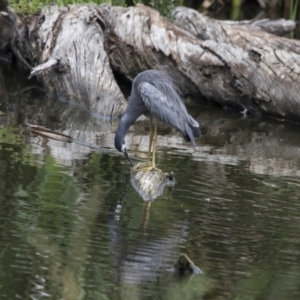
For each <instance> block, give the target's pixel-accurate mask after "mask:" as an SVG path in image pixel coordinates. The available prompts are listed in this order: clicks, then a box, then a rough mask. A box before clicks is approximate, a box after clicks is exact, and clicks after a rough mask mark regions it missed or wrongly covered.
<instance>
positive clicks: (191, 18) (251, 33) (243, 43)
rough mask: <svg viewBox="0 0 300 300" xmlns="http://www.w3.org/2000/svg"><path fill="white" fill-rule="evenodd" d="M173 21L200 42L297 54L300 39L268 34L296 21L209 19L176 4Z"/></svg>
mask: <svg viewBox="0 0 300 300" xmlns="http://www.w3.org/2000/svg"><path fill="white" fill-rule="evenodd" d="M173 16H174V18H175V20H174V24H175V25H177V26H178V27H180V28H182V29H184V30H186V31H187V32H189V33H191V34H192V35H193V36H195V37H197V38H199V39H200V40H202V41H205V40H212V41H215V42H218V43H227V44H231V45H234V46H239V47H241V48H243V49H246V50H248V49H249V50H250V49H251V48H252V47H264V46H269V47H272V48H273V49H274V50H275V49H281V50H285V51H290V52H294V53H298V54H299V53H300V41H298V40H292V39H288V38H284V37H282V38H278V36H276V35H273V34H270V33H269V32H272V33H275V34H276V33H277V34H279V35H282V34H286V33H288V32H290V31H291V30H293V29H295V26H296V25H295V22H293V21H290V20H277V21H268V20H265V22H262V20H259V21H253V22H246V21H243V22H228V21H217V20H214V19H211V18H209V17H207V16H205V15H203V14H201V13H199V12H197V11H195V10H194V9H190V8H187V7H176V8H175V9H174V10H173Z"/></svg>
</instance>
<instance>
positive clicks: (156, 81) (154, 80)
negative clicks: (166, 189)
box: [115, 70, 201, 171]
mask: <svg viewBox="0 0 300 300" xmlns="http://www.w3.org/2000/svg"><path fill="white" fill-rule="evenodd" d="M143 114H144V115H146V116H148V117H149V119H150V140H149V148H148V156H147V157H148V158H147V164H148V167H146V168H143V169H144V170H145V171H150V170H153V169H156V170H158V169H157V168H156V165H155V154H156V145H157V125H156V120H160V121H162V122H164V123H167V124H170V125H172V126H174V127H175V128H176V129H177V130H178V131H179V132H180V133H181V134H182V135H183V137H184V139H185V140H186V141H187V142H188V141H190V142H192V144H193V145H194V146H195V141H194V138H195V137H196V138H199V137H200V135H201V132H200V129H199V124H198V122H197V121H195V120H194V119H193V118H192V117H191V116H190V115H189V114H188V112H187V110H186V107H185V105H184V103H183V100H182V97H181V94H180V91H179V88H178V86H177V84H176V83H175V82H174V81H173V80H172V79H171V78H170V77H169V76H168V75H167V74H166V73H164V72H162V71H158V70H147V71H143V72H141V73H140V74H138V75H137V76H136V77H135V79H134V80H133V83H132V90H131V94H130V97H129V101H128V106H127V108H126V110H125V112H124V114H123V115H122V117H121V120H120V123H119V127H118V129H117V132H116V135H115V147H116V149H117V150H118V151H120V152H123V153H124V155H125V157H126V158H127V159H128V161H129V162H130V164H131V166H133V164H132V161H131V159H130V157H129V155H128V153H127V149H126V145H125V136H126V133H127V131H128V129H129V127H130V126H131V125H132V124H133V123H134V122H135V121H136V119H137V118H138V117H139V116H141V115H143ZM152 143H153V145H152ZM152 146H153V154H152V163H151V162H150V155H151V147H152Z"/></svg>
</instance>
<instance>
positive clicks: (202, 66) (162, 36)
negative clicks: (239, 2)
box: [101, 6, 300, 121]
mask: <svg viewBox="0 0 300 300" xmlns="http://www.w3.org/2000/svg"><path fill="white" fill-rule="evenodd" d="M103 9H105V10H106V11H105V19H106V22H107V23H106V34H105V47H106V50H107V52H108V55H109V58H110V62H111V65H112V67H113V68H114V69H115V70H117V71H118V72H120V73H121V74H124V75H125V76H126V77H127V78H128V79H132V78H133V77H134V76H135V75H136V74H137V73H139V72H140V71H142V70H144V69H149V68H157V69H161V70H165V71H166V72H167V73H169V74H170V75H171V76H173V77H174V78H175V80H177V82H178V83H179V85H180V88H181V89H182V91H183V92H184V93H185V94H190V95H192V96H194V97H196V98H198V99H199V96H200V95H201V96H203V97H202V98H205V99H208V100H210V101H212V102H214V103H218V104H220V105H222V106H231V107H237V108H241V109H247V110H250V111H253V112H256V113H265V114H268V115H273V116H277V117H283V118H287V119H291V120H296V121H299V116H300V105H299V104H300V100H299V85H298V84H297V83H298V81H299V75H300V56H299V55H298V54H296V53H294V52H290V51H286V50H282V49H280V47H278V46H277V44H278V45H279V44H282V47H283V48H285V49H288V47H291V46H289V44H288V45H287V46H286V47H284V44H285V40H284V43H281V42H280V40H281V39H282V38H278V37H276V36H274V40H276V41H277V42H274V44H273V47H271V46H270V45H263V46H261V47H260V48H258V47H249V48H248V47H246V48H247V49H245V48H242V47H239V46H236V45H234V44H232V43H221V42H216V41H212V40H208V41H201V40H199V39H198V38H196V37H193V36H192V35H191V34H190V33H188V32H187V31H184V30H182V29H180V28H178V27H177V26H175V25H174V24H172V23H171V22H169V21H167V20H165V19H164V18H163V17H162V16H161V15H160V14H159V13H158V12H157V11H155V10H153V9H150V8H148V7H144V6H136V7H130V8H122V7H108V6H105V7H103ZM101 11H103V10H101ZM231 27H232V26H231ZM264 34H267V33H264ZM269 35H270V34H268V36H269ZM250 37H251V35H249V38H250ZM291 43H293V44H294V45H295V47H296V45H297V44H299V45H300V42H297V41H293V42H291ZM264 44H266V43H264ZM290 45H291V44H290ZM295 47H292V48H293V49H294V50H295Z"/></svg>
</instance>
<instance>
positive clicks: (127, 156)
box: [123, 149, 133, 167]
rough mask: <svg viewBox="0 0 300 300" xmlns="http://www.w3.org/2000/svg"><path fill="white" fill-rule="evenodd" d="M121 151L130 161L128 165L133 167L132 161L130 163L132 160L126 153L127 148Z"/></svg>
mask: <svg viewBox="0 0 300 300" xmlns="http://www.w3.org/2000/svg"><path fill="white" fill-rule="evenodd" d="M123 153H124V155H125V157H126V158H127V160H128V161H129V162H130V165H131V166H132V167H133V163H132V161H131V159H130V157H129V155H128V152H127V150H126V149H125V150H124V152H123Z"/></svg>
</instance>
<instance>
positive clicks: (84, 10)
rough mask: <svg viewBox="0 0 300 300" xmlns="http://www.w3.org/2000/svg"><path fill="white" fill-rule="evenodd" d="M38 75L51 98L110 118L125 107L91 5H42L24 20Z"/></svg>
mask: <svg viewBox="0 0 300 300" xmlns="http://www.w3.org/2000/svg"><path fill="white" fill-rule="evenodd" d="M26 23H27V29H28V36H27V38H29V43H30V48H31V51H32V53H31V54H32V56H33V58H34V61H35V63H36V66H35V67H34V68H33V69H32V72H31V76H38V77H39V78H40V79H41V80H42V81H43V83H44V84H45V85H46V86H47V87H48V89H49V90H50V91H52V92H53V93H54V94H55V96H56V97H58V98H60V99H62V100H63V101H68V102H71V103H73V104H76V105H78V106H79V107H81V108H83V109H88V110H90V111H91V113H92V114H95V115H99V116H100V117H102V118H105V119H110V118H111V117H115V116H119V115H120V114H121V113H122V112H123V110H124V107H125V99H124V96H123V94H122V93H121V91H120V89H119V87H118V85H117V83H116V81H115V78H114V75H113V73H112V70H111V68H110V64H109V60H108V57H107V54H106V52H105V50H104V48H103V42H104V36H103V30H104V21H103V20H102V18H101V16H100V15H99V10H98V7H97V6H95V5H91V4H88V5H75V6H68V7H64V8H59V7H58V6H56V5H50V6H46V7H45V8H43V9H42V11H41V12H40V14H39V15H38V17H35V16H33V17H31V18H27V19H26Z"/></svg>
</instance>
